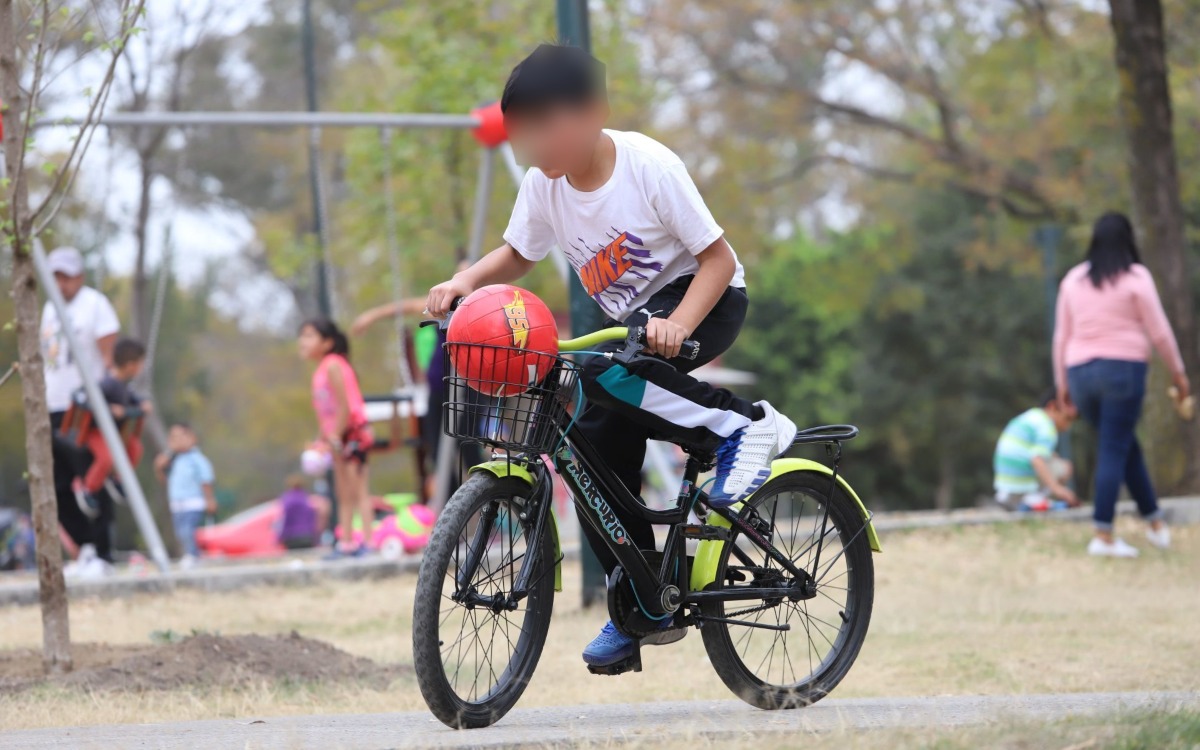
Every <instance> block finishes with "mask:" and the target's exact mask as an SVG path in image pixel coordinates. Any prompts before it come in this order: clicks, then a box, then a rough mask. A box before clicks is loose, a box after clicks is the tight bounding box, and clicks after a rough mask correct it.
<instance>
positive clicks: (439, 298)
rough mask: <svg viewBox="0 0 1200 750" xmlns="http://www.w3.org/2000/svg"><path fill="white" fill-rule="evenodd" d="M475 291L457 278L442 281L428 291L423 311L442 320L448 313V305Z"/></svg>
mask: <svg viewBox="0 0 1200 750" xmlns="http://www.w3.org/2000/svg"><path fill="white" fill-rule="evenodd" d="M473 291H475V289H474V288H473V287H472V286H471V285H470V284H468V283H466V282H464V281H463V280H461V279H459V278H458V277H457V276H455V277H454V278H452V279H450V280H449V281H443V282H442V283H440V284H438V285H437V286H435V287H433V288H432V289H430V290H429V296H428V297H426V298H425V309H426V310H427V311H428V312H429V314H430V315H432V316H434V317H435V318H444V317H446V313H448V312H450V305H452V304H454V300H456V299H458V298H459V297H466V296H467V295H468V294H470V293H471V292H473Z"/></svg>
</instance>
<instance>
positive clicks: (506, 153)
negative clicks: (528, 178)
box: [497, 141, 571, 283]
mask: <svg viewBox="0 0 1200 750" xmlns="http://www.w3.org/2000/svg"><path fill="white" fill-rule="evenodd" d="M497 149H498V150H499V151H500V159H501V161H503V162H504V166H505V168H506V169H508V174H509V176H511V177H512V179H513V182H514V183H515V184H516V186H517V189H518V190H520V189H521V183H522V182H524V181H525V168H524V167H522V166H521V165H520V164H518V163H517V155H516V154H514V153H513V149H512V144H511V143H509V142H508V141H505V142H504V143H501V144H500V145H499V146H497ZM550 261H551V262H552V263H554V270H556V271H558V275H559V277H560V278H561V279H562V280H563V282H564V283H566V282H568V281H569V280H570V277H571V267H570V266H569V265H568V264H567V256H566V255H565V254H564V253H550Z"/></svg>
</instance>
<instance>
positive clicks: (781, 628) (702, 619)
mask: <svg viewBox="0 0 1200 750" xmlns="http://www.w3.org/2000/svg"><path fill="white" fill-rule="evenodd" d="M696 619H697V621H699V623H700V624H701V625H703V624H704V623H706V622H720V623H724V624H725V625H741V626H742V627H747V628H758V629H759V630H775V631H779V632H782V633H786V632H787V631H789V630H791V629H792V626H791V624H790V623H786V622H785V623H784V624H782V625H768V624H767V623H765V622H750V621H749V620H734V619H731V618H728V617H697V618H696Z"/></svg>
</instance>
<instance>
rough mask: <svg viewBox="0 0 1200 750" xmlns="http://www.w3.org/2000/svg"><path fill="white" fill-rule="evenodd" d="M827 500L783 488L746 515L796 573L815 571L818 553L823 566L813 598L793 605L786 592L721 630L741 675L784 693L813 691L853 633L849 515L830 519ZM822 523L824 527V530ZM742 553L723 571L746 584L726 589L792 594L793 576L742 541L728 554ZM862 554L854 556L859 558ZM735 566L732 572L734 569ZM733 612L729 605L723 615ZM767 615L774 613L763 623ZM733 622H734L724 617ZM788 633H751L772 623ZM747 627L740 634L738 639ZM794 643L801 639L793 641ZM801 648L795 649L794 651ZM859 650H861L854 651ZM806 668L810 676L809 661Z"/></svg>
mask: <svg viewBox="0 0 1200 750" xmlns="http://www.w3.org/2000/svg"><path fill="white" fill-rule="evenodd" d="M827 502H828V497H827V496H826V495H825V494H824V493H823V492H818V491H816V490H814V489H809V488H808V487H807V486H805V487H804V488H803V489H797V488H796V487H795V486H794V485H793V486H791V487H787V486H785V487H783V488H781V489H780V491H778V492H776V493H773V494H771V495H769V496H764V497H761V498H756V499H755V500H753V501H751V504H752V509H751V510H749V511H747V514H748V515H750V516H751V517H754V514H757V519H758V520H757V521H755V522H756V523H762V524H763V525H764V526H766V524H768V523H769V524H770V526H769V528H764V529H763V533H764V535H765V536H766V537H767V538H768V539H769V540H770V542H771V544H772V545H773V546H774V547H775V549H776V550H777V551H778V552H779V553H780V554H781V555H782V557H783V558H786V559H787V560H789V561H791V563H792V564H793V565H794V566H795V567H796V568H797V569H799V570H812V564H813V559H814V556H815V555H816V554H817V549H818V547H820V548H821V553H820V554H821V567H820V570H819V571H813V572H814V573H819V576H818V577H817V578H816V580H815V591H814V592H813V593H812V594H811V596H809V597H805V598H797V599H796V600H792V599H791V598H789V597H788V595H787V593H785V592H782V591H781V594H782V596H781V600H780V601H779V602H778V603H775V604H772V603H771V602H772V600H769V599H768V600H764V601H763V602H762V606H759V607H758V608H757V609H756V608H755V606H754V602H749V603H745V604H747V606H746V607H744V608H743V609H742V610H740V614H739V612H734V613H733V614H734V615H736V619H738V620H740V621H742V622H744V623H745V625H738V624H728V625H722V626H720V627H723V628H724V629H725V632H726V633H727V634H728V641H727V642H728V644H729V651H730V654H731V655H732V656H733V657H734V658H735V659H737V660H739V661H740V663H741V668H742V669H743V670H744V671H745V672H747V673H749V674H750V675H752V676H753V677H754V678H755V679H756V680H758V681H760V682H761V683H762V684H764V685H774V686H777V687H779V688H783V689H791V688H803V686H805V685H811V684H812V680H814V679H815V678H816V677H817V676H818V675H819V674H820V673H821V672H822V671H823V670H825V668H826V666H827V665H828V664H830V663H832V661H833V660H834V659H835V658H837V657H838V656H839V654H841V653H842V651H843V649H844V648H845V642H846V640H847V638H848V633H849V632H850V624H851V622H850V621H851V620H852V618H853V614H851V615H850V617H847V616H846V613H848V612H850V613H852V612H853V611H854V610H853V609H852V604H851V602H852V598H851V597H852V593H853V592H854V591H855V588H854V587H855V585H856V583H857V581H856V578H855V576H854V575H853V573H854V569H853V568H852V566H851V565H850V562H849V558H848V557H847V553H848V548H847V547H846V546H845V545H844V544H839V543H835V542H840V541H841V540H842V539H844V538H845V536H844V534H843V530H842V529H841V528H839V526H838V524H839V523H840V521H839V519H841V518H843V517H844V516H842V515H839V514H838V513H836V512H834V513H830V514H829V515H828V517H826V512H825V505H826V503H827ZM823 524H824V525H823ZM735 548H736V549H737V550H739V554H738V555H737V556H736V557H737V559H736V560H735V559H734V556H733V553H732V552H727V553H726V558H725V562H724V565H725V566H726V567H725V568H724V570H726V571H732V570H733V569H735V568H736V569H737V570H740V571H741V572H742V573H743V575H745V576H746V578H745V579H744V580H742V581H733V580H729V579H728V578H727V577H726V578H724V579H723V580H724V585H725V586H727V587H731V588H737V587H739V586H740V587H746V588H753V587H756V586H764V585H765V586H775V585H780V586H782V587H787V586H789V585H791V584H792V583H793V576H792V575H791V574H790V573H788V572H787V571H786V570H785V569H783V568H782V567H781V566H780V565H779V563H777V562H776V561H775V560H774V559H773V558H772V557H771V556H770V555H769V554H768V553H767V552H766V551H765V550H763V549H761V548H760V547H759V546H758V545H757V544H754V543H752V542H750V541H749V540H748V539H746V538H745V537H744V536H740V535H739V536H738V537H737V538H736V539H735V540H734V541H733V542H732V543H731V544H730V545H729V549H731V550H732V549H735ZM856 554H857V553H856ZM731 564H732V565H731ZM729 609H731V608H729V607H728V605H726V607H723V608H722V610H721V611H726V610H729ZM767 611H773V615H772V616H771V617H766V616H765V613H766V612H767ZM724 616H726V617H729V616H730V615H728V614H726V615H724ZM772 621H773V627H774V626H783V627H787V628H788V629H787V630H775V629H773V628H772V629H771V630H763V629H761V628H754V627H749V626H751V625H763V624H766V623H772ZM737 628H742V631H743V632H740V633H738V632H736V629H737ZM795 639H801V640H799V641H796V640H795ZM797 647H798V648H797ZM855 648H857V646H855ZM806 660H807V663H808V668H807V672H806V671H805V666H804V664H805V661H806Z"/></svg>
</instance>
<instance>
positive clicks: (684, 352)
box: [441, 297, 700, 359]
mask: <svg viewBox="0 0 1200 750" xmlns="http://www.w3.org/2000/svg"><path fill="white" fill-rule="evenodd" d="M464 299H466V297H459V298H458V299H456V300H454V302H452V303H451V304H450V310H451V311H454V310H456V309H458V306H459V305H460V304H462V301H463V300H464ZM448 320H449V316H446V317H445V318H443V319H442V321H441V325H443V326H445V325H446V324H447V322H448ZM633 332H634V333H635V334H636V338H635V339H634V342H633V343H636V344H639V345H645V343H646V329H645V328H643V327H642V326H638V327H636V328H634V329H633ZM629 334H630V329H629V328H628V327H622V326H617V327H613V328H603V329H601V330H599V331H593V332H591V333H585V334H584V335H582V336H577V337H575V338H573V339H565V340H561V341H559V342H558V350H559V351H560V352H563V351H567V352H570V351H584V350H587V349H591V348H592V347H594V346H598V345H600V344H604V343H607V342H609V341H620V340H621V339H627V338H629V337H630V335H629ZM679 356H680V357H682V358H683V359H695V358H696V357H698V356H700V342H699V341H693V340H692V339H687V340H686V341H684V342H683V343H682V344H681V345H680V347H679Z"/></svg>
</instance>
